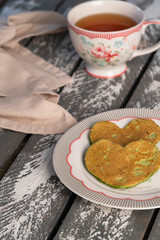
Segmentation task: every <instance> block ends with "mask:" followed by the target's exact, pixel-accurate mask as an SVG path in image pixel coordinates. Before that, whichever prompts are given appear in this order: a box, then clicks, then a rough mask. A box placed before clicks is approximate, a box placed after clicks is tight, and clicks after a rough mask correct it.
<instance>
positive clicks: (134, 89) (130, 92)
mask: <svg viewBox="0 0 160 240" xmlns="http://www.w3.org/2000/svg"><path fill="white" fill-rule="evenodd" d="M155 53H156V52H154V53H152V54H151V55H150V56H149V58H148V60H147V62H146V64H145V65H144V66H143V68H142V70H141V72H140V74H139V76H138V77H137V79H136V80H135V82H134V84H133V85H132V87H131V89H130V91H129V92H128V94H127V96H126V98H125V99H124V101H123V103H122V104H121V106H120V108H125V107H126V105H127V104H128V102H129V100H130V99H131V97H132V95H133V94H134V92H135V91H136V88H137V86H138V84H139V83H140V81H141V79H142V77H143V75H144V74H145V72H146V70H147V69H148V66H149V64H150V63H151V61H152V59H153V57H154V55H155Z"/></svg>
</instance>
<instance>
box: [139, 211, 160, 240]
mask: <svg viewBox="0 0 160 240" xmlns="http://www.w3.org/2000/svg"><path fill="white" fill-rule="evenodd" d="M158 213H159V209H155V210H154V212H153V214H152V217H151V219H150V221H149V223H148V225H147V228H146V231H145V233H144V236H143V238H142V240H147V239H148V237H149V234H150V232H151V230H152V227H153V225H154V223H155V221H156V218H157V215H158Z"/></svg>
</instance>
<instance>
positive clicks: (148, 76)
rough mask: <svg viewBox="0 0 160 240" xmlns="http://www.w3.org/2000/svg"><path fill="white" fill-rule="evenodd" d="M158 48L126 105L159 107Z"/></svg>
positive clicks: (159, 74) (159, 53)
mask: <svg viewBox="0 0 160 240" xmlns="http://www.w3.org/2000/svg"><path fill="white" fill-rule="evenodd" d="M159 63H160V50H158V51H157V53H156V54H155V56H154V58H153V60H152V62H151V63H150V66H149V68H148V70H147V71H146V73H145V74H144V76H143V78H142V80H141V82H140V84H139V85H138V87H137V88H136V90H135V92H134V94H133V96H132V98H131V99H130V102H129V103H128V105H127V107H139V108H145V107H148V108H151V109H156V110H159V109H160V99H159V96H160V67H159Z"/></svg>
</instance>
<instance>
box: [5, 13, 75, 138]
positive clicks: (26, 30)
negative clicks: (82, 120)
mask: <svg viewBox="0 0 160 240" xmlns="http://www.w3.org/2000/svg"><path fill="white" fill-rule="evenodd" d="M66 29H67V24H66V19H65V18H64V17H63V16H62V15H61V14H59V13H56V12H51V11H45V12H44V11H36V12H25V13H19V14H16V15H12V16H9V17H1V18H0V63H1V67H0V127H1V128H7V129H11V130H15V131H21V132H25V133H33V134H55V133H63V132H65V131H66V130H67V129H68V128H70V127H71V126H72V125H73V124H75V123H76V120H75V119H74V118H73V117H72V116H71V114H70V113H69V112H67V111H66V110H65V109H64V108H62V107H61V106H60V105H58V101H59V95H58V94H57V93H56V92H54V91H53V90H56V89H57V88H59V87H61V86H64V85H66V84H69V83H72V82H73V79H72V78H70V77H69V76H68V75H66V74H65V73H64V72H62V71H60V70H59V69H58V68H57V67H55V66H53V65H52V64H50V63H48V62H47V61H45V60H44V59H42V58H40V57H38V56H36V55H35V54H33V53H32V52H31V51H30V50H28V49H27V48H25V47H23V46H21V45H20V44H19V41H20V40H22V39H24V38H28V37H31V36H36V35H40V34H48V33H57V32H61V31H64V30H66Z"/></svg>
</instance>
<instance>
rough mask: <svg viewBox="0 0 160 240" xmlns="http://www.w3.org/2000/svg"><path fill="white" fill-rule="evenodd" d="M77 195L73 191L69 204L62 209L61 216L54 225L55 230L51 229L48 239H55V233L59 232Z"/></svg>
mask: <svg viewBox="0 0 160 240" xmlns="http://www.w3.org/2000/svg"><path fill="white" fill-rule="evenodd" d="M76 197H77V195H76V194H74V193H72V194H71V197H70V198H69V200H68V202H67V204H66V205H65V206H64V210H63V211H61V212H62V214H61V215H60V216H58V217H57V219H58V220H57V223H56V225H55V226H54V227H53V231H51V233H50V234H49V237H48V238H47V240H53V239H54V237H55V235H56V234H57V232H58V230H59V228H60V227H61V225H62V223H63V221H64V219H65V217H66V216H67V214H68V212H69V210H70V208H71V207H72V204H73V203H74V201H75V199H76Z"/></svg>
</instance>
